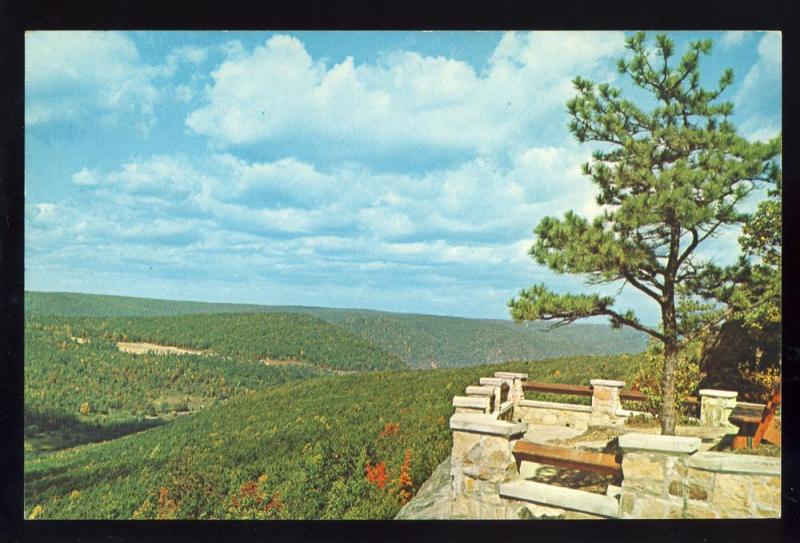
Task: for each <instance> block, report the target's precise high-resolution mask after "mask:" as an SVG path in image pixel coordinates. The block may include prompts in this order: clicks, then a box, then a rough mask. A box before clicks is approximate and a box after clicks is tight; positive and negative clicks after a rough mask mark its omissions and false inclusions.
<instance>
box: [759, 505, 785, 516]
mask: <svg viewBox="0 0 800 543" xmlns="http://www.w3.org/2000/svg"><path fill="white" fill-rule="evenodd" d="M754 516H755V517H757V518H781V511H780V509H772V508H771V507H763V506H761V505H756V512H755V515H754Z"/></svg>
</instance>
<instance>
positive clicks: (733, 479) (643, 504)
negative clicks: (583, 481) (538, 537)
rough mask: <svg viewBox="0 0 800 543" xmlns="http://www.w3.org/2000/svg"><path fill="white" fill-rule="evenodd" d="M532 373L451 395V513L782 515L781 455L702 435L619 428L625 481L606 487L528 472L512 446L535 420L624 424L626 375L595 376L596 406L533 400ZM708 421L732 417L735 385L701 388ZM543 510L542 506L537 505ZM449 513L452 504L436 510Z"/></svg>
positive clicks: (500, 376) (717, 423) (488, 380)
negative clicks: (717, 446) (586, 487)
mask: <svg viewBox="0 0 800 543" xmlns="http://www.w3.org/2000/svg"><path fill="white" fill-rule="evenodd" d="M525 379H527V375H525V374H516V373H507V372H497V373H495V376H494V377H484V378H482V379H481V380H480V384H479V385H477V386H470V387H467V390H466V396H457V397H455V398H454V400H453V406H454V408H455V411H456V412H455V414H454V415H453V416H452V417H451V418H450V428H451V430H452V431H453V448H452V451H451V456H450V498H451V500H450V504H451V508H450V511H449V516H450V517H451V518H467V519H519V518H531V517H535V518H553V517H557V518H626V519H682V518H776V517H779V516H780V496H781V494H780V493H781V488H780V483H781V479H780V459H778V458H767V457H763V456H753V455H742V454H733V453H722V452H698V451H699V450H700V445H701V439H700V438H699V437H680V436H661V435H656V434H640V433H629V434H624V435H622V436H620V437H619V448H620V449H621V451H622V472H623V480H622V486H621V487H613V488H612V487H611V486H609V489H608V492H607V493H606V495H602V494H595V493H589V492H585V491H579V490H576V489H567V488H563V487H556V486H553V485H546V484H542V483H536V482H533V481H528V480H525V479H524V478H523V476H522V475H521V474H520V471H519V464H518V463H517V461H516V459H515V458H514V455H513V453H512V451H513V447H514V445H515V444H516V443H517V441H519V440H520V439H522V438H523V436H524V434H525V433H526V431H528V423H531V424H559V425H569V426H574V427H575V428H578V429H584V428H588V427H590V426H598V425H599V426H617V425H621V424H624V421H625V418H626V417H627V416H630V414H631V412H630V411H625V410H623V409H622V407H621V403H620V398H619V392H620V390H621V388H622V387H623V386H624V383H623V382H621V381H606V380H597V379H596V380H593V381H592V382H591V383H592V390H593V396H592V405H591V407H590V406H581V405H573V404H559V403H555V402H538V401H535V400H526V399H525V398H524V396H523V394H522V391H523V389H522V382H523V381H524V380H525ZM701 398H702V400H701V406H702V409H703V411H704V413H705V415H704V416H702V417H701V420H702V422H703V425H704V426H706V427H707V428H708V429H713V428H719V427H726V426H730V423H729V422H728V417H729V416H730V413H731V411H732V410H733V408H735V406H736V393H735V392H726V391H717V390H703V391H701ZM537 512H538V513H537ZM438 514H441V515H442V517H447V514H446V512H445V513H442V512H439V513H437V515H438Z"/></svg>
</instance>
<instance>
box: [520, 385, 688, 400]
mask: <svg viewBox="0 0 800 543" xmlns="http://www.w3.org/2000/svg"><path fill="white" fill-rule="evenodd" d="M522 388H523V390H530V391H532V392H543V393H548V394H565V395H570V396H591V395H592V387H590V386H587V385H565V384H561V383H539V382H536V381H525V382H523V383H522ZM619 399H620V400H623V401H630V402H644V401H646V400H647V397H646V396H645V395H644V393H642V392H640V391H638V390H621V391H620V393H619ZM681 403H684V404H691V405H700V398H698V397H697V396H689V397H687V398H684V399H683V400H681Z"/></svg>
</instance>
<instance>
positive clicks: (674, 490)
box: [667, 480, 683, 498]
mask: <svg viewBox="0 0 800 543" xmlns="http://www.w3.org/2000/svg"><path fill="white" fill-rule="evenodd" d="M667 493H668V494H669V495H670V496H675V497H677V498H682V497H683V482H681V481H678V480H675V481H671V482H670V483H669V486H668V487H667Z"/></svg>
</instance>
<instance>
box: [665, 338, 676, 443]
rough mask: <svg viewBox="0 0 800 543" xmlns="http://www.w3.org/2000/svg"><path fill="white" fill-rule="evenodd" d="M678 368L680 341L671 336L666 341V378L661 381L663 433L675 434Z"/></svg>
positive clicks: (666, 434) (667, 434)
mask: <svg viewBox="0 0 800 543" xmlns="http://www.w3.org/2000/svg"><path fill="white" fill-rule="evenodd" d="M677 368H678V342H677V340H675V339H672V338H669V339H668V340H667V341H666V342H665V343H664V379H663V381H662V382H661V402H662V403H661V434H662V435H665V436H674V435H675V424H676V422H677V410H676V408H675V371H676V370H677Z"/></svg>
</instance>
